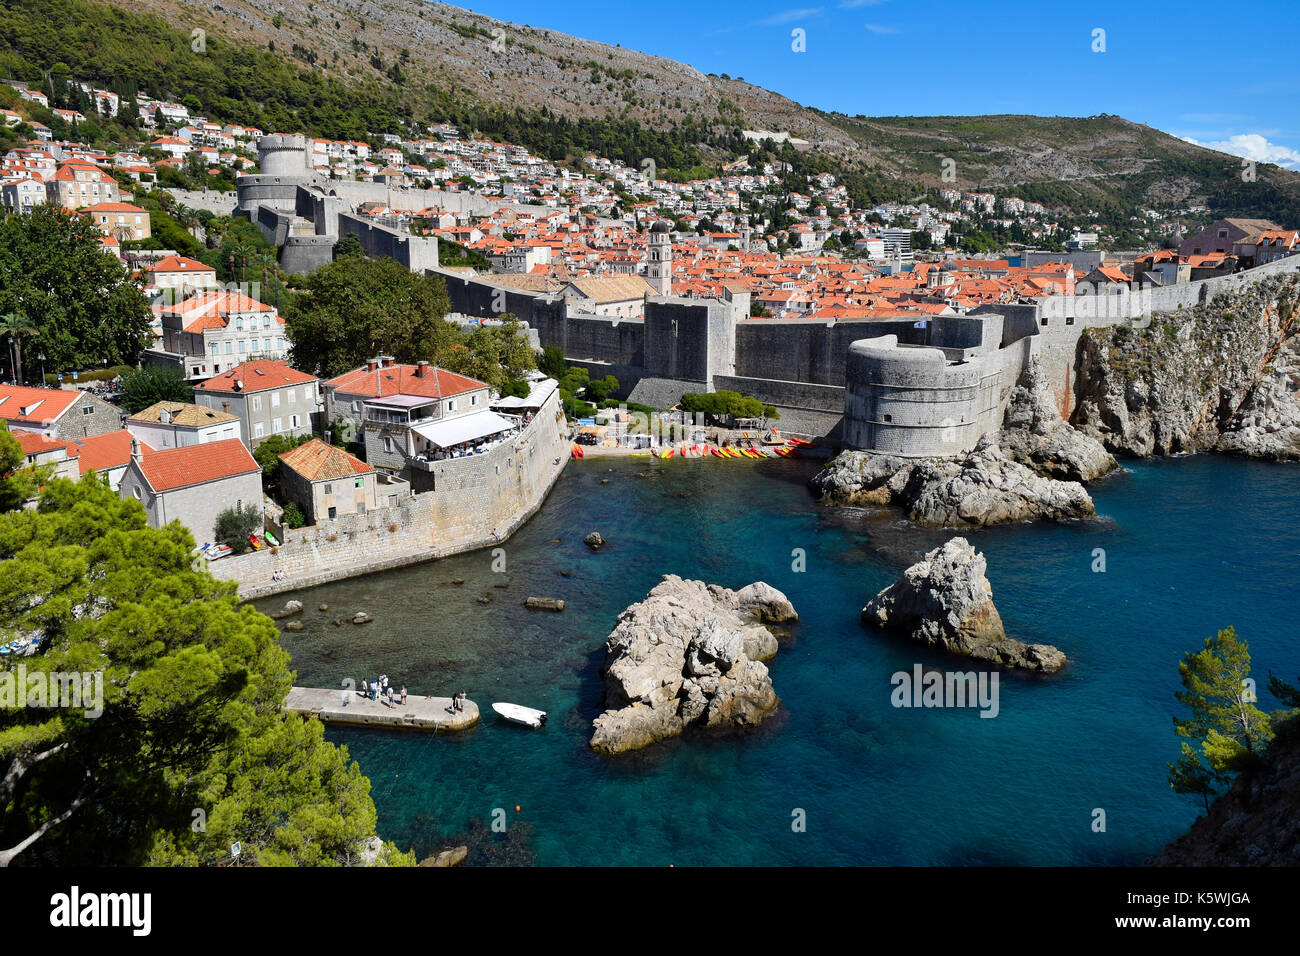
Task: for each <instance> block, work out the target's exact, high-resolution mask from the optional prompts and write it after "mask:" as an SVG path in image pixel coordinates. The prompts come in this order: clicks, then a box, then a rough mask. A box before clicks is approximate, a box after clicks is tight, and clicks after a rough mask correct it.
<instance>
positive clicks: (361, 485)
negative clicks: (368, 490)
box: [352, 478, 366, 488]
mask: <svg viewBox="0 0 1300 956" xmlns="http://www.w3.org/2000/svg"><path fill="white" fill-rule="evenodd" d="M365 486H366V479H364V478H358V479H357V480H356V481H355V482H353V484H352V487H353V488H364V487H365Z"/></svg>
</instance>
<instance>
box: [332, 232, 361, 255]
mask: <svg viewBox="0 0 1300 956" xmlns="http://www.w3.org/2000/svg"><path fill="white" fill-rule="evenodd" d="M365 257H366V250H365V248H364V247H363V246H362V245H361V240H360V239H359V238H357V237H356V236H354V235H353V234H352V233H348V234H347V235H346V236H343V237H342V238H340V239H339V241H338V242H336V243H335V244H334V258H335V259H364V258H365Z"/></svg>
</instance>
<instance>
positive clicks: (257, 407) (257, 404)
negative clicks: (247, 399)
mask: <svg viewBox="0 0 1300 956" xmlns="http://www.w3.org/2000/svg"><path fill="white" fill-rule="evenodd" d="M261 410H262V396H261V395H254V396H253V411H255V412H260V411H261Z"/></svg>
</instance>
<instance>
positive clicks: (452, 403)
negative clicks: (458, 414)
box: [447, 398, 456, 412]
mask: <svg viewBox="0 0 1300 956" xmlns="http://www.w3.org/2000/svg"><path fill="white" fill-rule="evenodd" d="M455 410H456V400H455V399H454V398H453V399H452V400H451V401H450V402H448V403H447V411H449V412H454V411H455Z"/></svg>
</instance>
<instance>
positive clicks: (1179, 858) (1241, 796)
mask: <svg viewBox="0 0 1300 956" xmlns="http://www.w3.org/2000/svg"><path fill="white" fill-rule="evenodd" d="M1276 730H1277V736H1276V737H1274V738H1273V742H1272V743H1270V744H1269V748H1268V752H1267V753H1266V754H1265V756H1264V761H1263V763H1262V764H1261V766H1260V767H1258V768H1257V769H1254V770H1250V771H1246V772H1243V773H1242V774H1241V775H1240V776H1239V777H1238V778H1237V779H1236V781H1234V782H1233V785H1232V787H1231V788H1229V790H1228V792H1227V793H1225V794H1223V796H1221V797H1219V799H1217V800H1215V801H1214V803H1212V804H1211V805H1210V812H1209V813H1208V814H1206V815H1205V816H1203V817H1201V818H1200V819H1198V820H1197V821H1196V822H1195V823H1193V824H1192V828H1191V829H1190V830H1188V831H1187V832H1186V833H1184V834H1183V835H1182V836H1180V837H1178V838H1177V839H1176V840H1174V841H1173V842H1172V843H1170V844H1169V845H1168V846H1167V847H1165V848H1164V850H1163V851H1162V852H1161V853H1160V855H1159V856H1157V857H1155V858H1154V859H1152V860H1149V861H1148V863H1150V864H1152V865H1154V866H1300V719H1296V718H1292V719H1291V720H1286V721H1282V722H1280V723H1278V724H1277V725H1276Z"/></svg>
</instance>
